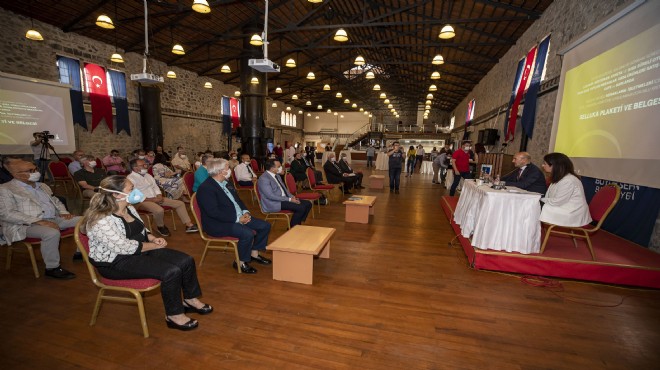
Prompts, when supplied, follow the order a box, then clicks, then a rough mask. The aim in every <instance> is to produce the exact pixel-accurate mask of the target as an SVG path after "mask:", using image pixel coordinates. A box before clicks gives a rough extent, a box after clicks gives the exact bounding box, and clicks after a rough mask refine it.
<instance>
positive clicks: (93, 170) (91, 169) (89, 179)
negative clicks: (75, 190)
mask: <svg viewBox="0 0 660 370" xmlns="http://www.w3.org/2000/svg"><path fill="white" fill-rule="evenodd" d="M80 162H81V163H82V165H83V168H82V169H81V170H80V171H77V172H76V173H74V174H73V179H74V180H75V181H76V182H77V183H78V186H80V190H81V191H82V194H83V196H84V197H85V198H91V197H93V196H94V189H96V188H97V187H98V186H99V185H101V180H103V179H104V178H106V174H105V171H103V169H102V168H97V167H96V159H95V158H94V156H91V155H85V156H83V157H82V158H81V159H80Z"/></svg>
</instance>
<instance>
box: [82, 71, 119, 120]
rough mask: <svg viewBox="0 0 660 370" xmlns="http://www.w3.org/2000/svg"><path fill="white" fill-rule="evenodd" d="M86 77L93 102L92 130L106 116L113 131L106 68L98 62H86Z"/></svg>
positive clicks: (90, 98)
mask: <svg viewBox="0 0 660 370" xmlns="http://www.w3.org/2000/svg"><path fill="white" fill-rule="evenodd" d="M85 77H86V80H87V89H88V90H89V100H90V102H91V103H92V132H94V129H95V128H96V126H98V124H99V123H100V122H101V120H102V119H104V118H105V124H106V125H108V128H109V129H110V132H113V130H112V102H111V101H110V96H108V81H107V79H106V75H105V69H104V68H103V67H101V66H99V65H96V64H92V63H85Z"/></svg>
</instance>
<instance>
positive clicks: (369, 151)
mask: <svg viewBox="0 0 660 370" xmlns="http://www.w3.org/2000/svg"><path fill="white" fill-rule="evenodd" d="M375 155H376V148H374V146H373V145H372V144H369V147H368V148H367V168H369V167H373V166H374V156H375Z"/></svg>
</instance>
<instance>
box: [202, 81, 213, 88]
mask: <svg viewBox="0 0 660 370" xmlns="http://www.w3.org/2000/svg"><path fill="white" fill-rule="evenodd" d="M204 88H206V89H212V88H213V84H211V83H210V82H206V83H204Z"/></svg>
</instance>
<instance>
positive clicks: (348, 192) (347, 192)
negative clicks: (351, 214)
mask: <svg viewBox="0 0 660 370" xmlns="http://www.w3.org/2000/svg"><path fill="white" fill-rule="evenodd" d="M344 194H348V195H350V194H352V193H351V192H350V191H345V192H344Z"/></svg>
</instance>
